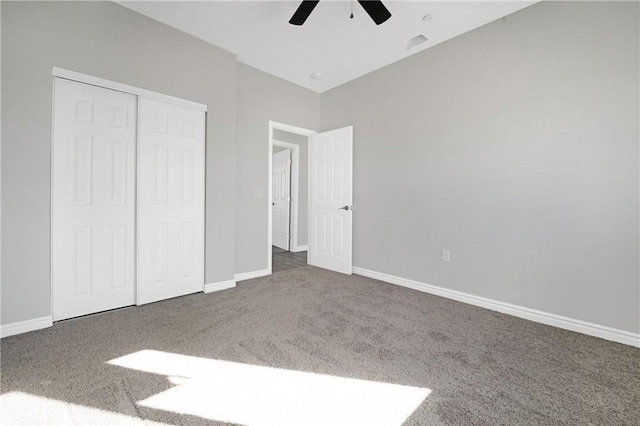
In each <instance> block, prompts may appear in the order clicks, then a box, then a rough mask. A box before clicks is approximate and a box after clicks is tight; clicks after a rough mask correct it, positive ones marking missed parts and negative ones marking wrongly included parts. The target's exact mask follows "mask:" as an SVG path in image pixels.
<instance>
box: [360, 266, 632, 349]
mask: <svg viewBox="0 0 640 426" xmlns="http://www.w3.org/2000/svg"><path fill="white" fill-rule="evenodd" d="M353 273H354V274H358V275H362V276H365V277H369V278H374V279H376V280H380V281H384V282H387V283H390V284H396V285H400V286H402V287H408V288H411V289H414V290H418V291H422V292H425V293H430V294H435V295H436V296H441V297H446V298H447V299H453V300H457V301H459V302H464V303H468V304H470V305H475V306H480V307H482V308H486V309H491V310H493V311H497V312H502V313H504V314H509V315H513V316H515V317H519V318H524V319H527V320H530V321H535V322H539V323H542V324H546V325H551V326H554V327H558V328H562V329H565V330H570V331H576V332H578V333H583V334H587V335H589V336H595V337H600V338H602V339H606V340H611V341H613V342H618V343H623V344H625V345H630V346H635V347H640V334H638V333H631V332H629V331H624V330H619V329H615V328H611V327H606V326H603V325H598V324H593V323H589V322H586V321H581V320H577V319H573V318H568V317H563V316H560V315H556V314H551V313H548V312H543V311H538V310H535V309H530V308H525V307H523V306H518V305H512V304H510V303H505V302H500V301H497V300H493V299H487V298H485V297H480V296H474V295H473V294H468V293H463V292H461V291H456V290H449V289H447V288H443V287H438V286H435V285H431V284H425V283H421V282H419V281H414V280H409V279H406V278H400V277H396V276H394V275H389V274H384V273H382V272H376V271H372V270H369V269H365V268H359V267H353Z"/></svg>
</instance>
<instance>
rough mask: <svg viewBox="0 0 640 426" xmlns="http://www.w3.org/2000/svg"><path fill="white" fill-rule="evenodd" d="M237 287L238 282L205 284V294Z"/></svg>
mask: <svg viewBox="0 0 640 426" xmlns="http://www.w3.org/2000/svg"><path fill="white" fill-rule="evenodd" d="M235 286H236V282H235V281H233V280H229V281H221V282H219V283H211V284H205V285H204V292H205V293H213V292H214V291H220V290H226V289H228V288H234V287H235Z"/></svg>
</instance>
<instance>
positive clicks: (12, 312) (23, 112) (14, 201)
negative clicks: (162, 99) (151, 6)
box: [1, 1, 237, 324]
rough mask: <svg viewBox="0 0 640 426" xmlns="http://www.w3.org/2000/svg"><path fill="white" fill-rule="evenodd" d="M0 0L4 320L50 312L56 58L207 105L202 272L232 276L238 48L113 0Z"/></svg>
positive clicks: (210, 277)
mask: <svg viewBox="0 0 640 426" xmlns="http://www.w3.org/2000/svg"><path fill="white" fill-rule="evenodd" d="M1 5H2V6H1V7H2V89H3V91H2V111H3V117H2V124H3V126H2V149H3V153H2V154H3V155H2V210H3V211H2V262H3V265H2V324H7V323H11V322H16V321H22V320H27V319H32V318H39V317H43V316H47V315H50V313H51V311H50V304H51V298H50V297H51V296H50V279H49V274H50V266H49V254H50V253H49V252H50V249H49V247H50V244H49V240H50V239H49V233H50V227H49V221H50V219H49V218H50V197H51V192H50V178H49V176H50V161H51V159H50V144H51V95H52V77H51V69H52V67H53V66H58V67H62V68H66V69H70V70H73V71H79V72H82V73H86V74H90V75H94V76H97V77H102V78H106V79H109V80H113V81H117V82H120V83H125V84H130V85H133V86H138V87H142V88H145V89H150V90H155V91H157V92H161V93H166V94H169V95H173V96H177V97H181V98H184V99H189V100H193V101H196V102H200V103H203V104H207V105H208V107H209V113H208V118H207V126H208V134H207V146H206V149H207V160H206V161H207V194H206V196H207V214H206V278H205V279H206V282H208V283H213V282H220V281H224V280H230V279H232V278H233V274H234V269H233V265H234V262H235V261H234V254H235V250H234V249H233V246H234V241H235V233H234V222H235V187H234V185H233V184H230V183H231V182H234V180H235V175H236V172H235V168H236V167H235V165H236V162H235V156H236V153H235V132H236V64H237V63H236V60H235V57H234V56H233V55H231V54H230V53H228V52H226V51H224V50H221V49H219V48H217V47H214V46H211V45H209V44H207V43H204V42H202V41H200V40H197V39H195V38H193V37H191V36H188V35H186V34H184V33H181V32H178V31H176V30H174V29H172V28H169V27H167V26H165V25H163V24H160V23H158V22H156V21H153V20H151V19H149V18H146V17H143V16H142V15H139V14H137V13H135V12H132V11H130V10H128V9H125V8H123V7H121V6H119V5H117V4H115V3H111V2H70V3H65V2H61V3H58V2H42V3H40V2H6V1H3V2H2V3H1Z"/></svg>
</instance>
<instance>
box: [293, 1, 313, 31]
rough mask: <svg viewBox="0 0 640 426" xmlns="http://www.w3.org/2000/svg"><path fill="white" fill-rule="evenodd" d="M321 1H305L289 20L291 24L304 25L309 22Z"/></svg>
mask: <svg viewBox="0 0 640 426" xmlns="http://www.w3.org/2000/svg"><path fill="white" fill-rule="evenodd" d="M319 1H320V0H304V1H303V2H302V3H300V6H298V10H296V12H295V13H294V14H293V16H292V17H291V19H290V20H289V23H290V24H293V25H302V24H304V21H306V20H307V18H308V17H309V15H311V12H313V9H314V8H315V7H316V5H317V4H318V2H319Z"/></svg>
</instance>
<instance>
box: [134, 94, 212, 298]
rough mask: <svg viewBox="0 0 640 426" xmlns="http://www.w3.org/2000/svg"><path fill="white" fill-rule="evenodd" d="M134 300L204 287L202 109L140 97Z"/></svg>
mask: <svg viewBox="0 0 640 426" xmlns="http://www.w3.org/2000/svg"><path fill="white" fill-rule="evenodd" d="M139 110H140V121H139V123H140V124H139V126H140V129H139V137H140V141H139V169H138V176H139V181H138V303H139V304H143V303H149V302H154V301H157V300H162V299H167V298H170V297H175V296H180V295H184V294H189V293H195V292H198V291H202V290H203V288H204V167H205V163H204V136H205V133H204V130H205V113H204V112H202V111H198V110H194V109H191V108H187V107H183V106H178V105H174V104H170V103H167V102H161V101H156V100H151V99H146V98H140V100H139Z"/></svg>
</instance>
